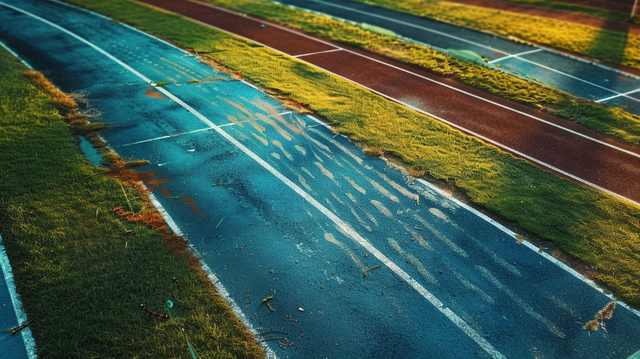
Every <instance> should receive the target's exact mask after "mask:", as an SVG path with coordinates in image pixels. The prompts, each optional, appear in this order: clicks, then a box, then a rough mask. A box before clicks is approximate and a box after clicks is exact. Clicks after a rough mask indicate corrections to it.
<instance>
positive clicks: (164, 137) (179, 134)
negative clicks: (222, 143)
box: [116, 123, 234, 147]
mask: <svg viewBox="0 0 640 359" xmlns="http://www.w3.org/2000/svg"><path fill="white" fill-rule="evenodd" d="M233 124H234V123H228V124H226V125H221V126H220V127H223V126H229V125H233ZM203 131H211V129H210V128H203V129H200V130H195V131H189V132H183V133H178V134H176V135H167V136H160V137H156V138H150V139H148V140H141V141H136V142H130V143H127V144H124V145H120V146H116V147H129V146H133V145H139V144H142V143H147V142H153V141H159V140H165V139H167V138H174V137H180V136H184V135H190V134H192V133H198V132H203Z"/></svg>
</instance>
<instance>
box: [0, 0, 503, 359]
mask: <svg viewBox="0 0 640 359" xmlns="http://www.w3.org/2000/svg"><path fill="white" fill-rule="evenodd" d="M0 5H3V6H5V7H8V8H10V9H13V10H15V11H18V12H21V13H23V14H25V15H27V16H30V17H32V18H34V19H36V20H39V21H41V22H43V23H45V24H48V25H50V26H52V27H54V28H56V29H58V30H60V31H61V32H64V33H66V34H67V35H70V36H71V37H73V38H75V39H77V40H79V41H81V42H83V43H84V44H86V45H88V46H90V47H91V48H93V49H94V50H96V51H98V52H99V53H101V54H103V55H104V56H106V57H107V58H109V59H110V60H112V61H114V62H115V63H117V64H118V65H120V66H122V67H124V68H125V69H126V70H128V71H129V72H131V73H132V74H134V75H135V76H136V77H138V78H140V79H141V80H142V81H144V82H145V83H149V84H153V81H151V80H150V79H149V78H147V77H146V76H144V75H143V74H141V73H140V72H138V71H137V70H135V69H133V68H132V67H131V66H129V65H127V64H125V63H124V62H122V61H121V60H119V59H118V58H116V57H115V56H113V55H111V54H110V53H108V52H107V51H105V50H103V49H102V48H100V47H98V46H97V45H95V44H93V43H92V42H90V41H88V40H87V39H85V38H83V37H81V36H79V35H77V34H75V33H73V32H71V31H69V30H67V29H65V28H63V27H62V26H60V25H57V24H54V23H52V22H50V21H48V20H46V19H43V18H42V17H40V16H37V15H35V14H32V13H30V12H28V11H26V10H22V9H20V8H17V7H14V6H12V5H9V4H6V3H3V2H0ZM156 89H157V90H158V91H159V92H162V93H163V94H164V95H165V96H167V97H169V98H170V99H172V100H173V101H175V102H176V103H177V104H179V105H180V106H182V107H183V108H184V109H186V110H188V111H189V112H190V113H191V114H192V115H194V116H196V117H197V118H198V119H199V120H200V121H202V122H203V123H205V124H206V125H207V126H209V127H211V129H213V130H214V131H216V132H217V133H218V134H219V135H220V136H222V137H223V138H224V139H226V140H227V141H228V142H230V143H231V144H232V145H234V146H235V147H236V148H238V149H239V150H240V151H242V152H243V153H244V154H246V155H247V156H249V157H250V158H251V159H253V160H254V161H255V162H256V163H258V164H259V165H260V166H262V167H263V168H264V169H265V170H267V171H268V172H270V173H271V174H272V175H274V176H275V177H276V178H277V179H279V180H280V181H281V182H282V183H283V184H284V185H286V186H287V187H289V188H290V189H291V190H293V191H294V192H295V193H296V194H298V195H299V196H300V197H302V198H303V199H304V200H306V201H307V202H308V203H309V204H310V205H311V206H313V207H314V208H316V209H317V210H318V211H320V212H321V213H322V214H324V215H325V216H326V217H327V218H328V219H329V220H330V221H331V222H333V223H334V224H335V225H336V226H338V227H339V228H340V229H341V230H342V231H343V232H344V233H346V234H347V235H348V236H349V237H351V238H352V239H353V240H355V241H356V242H358V243H359V244H360V245H361V246H362V247H364V248H366V249H367V250H368V251H369V253H371V254H372V255H373V256H374V257H376V258H377V259H378V260H379V261H381V262H382V263H383V264H384V265H385V266H386V267H387V268H389V269H391V270H392V271H393V272H394V273H395V274H396V275H398V276H399V277H400V278H401V279H402V280H404V281H405V282H406V283H407V284H409V285H410V286H411V287H412V288H413V289H414V290H415V291H416V292H418V293H419V294H420V295H421V296H422V297H424V298H425V299H426V300H427V301H428V302H429V303H431V305H433V306H434V307H435V308H436V309H437V310H439V311H440V312H441V313H442V314H444V315H445V316H446V317H447V318H448V319H449V320H450V321H451V322H453V323H454V324H455V325H456V326H457V327H458V328H459V329H460V330H462V331H463V332H464V333H465V334H466V335H467V336H468V337H469V338H471V339H472V340H473V341H474V342H475V343H476V344H478V346H480V347H481V348H482V349H483V350H484V351H485V352H486V353H487V354H489V355H490V356H491V357H492V358H496V359H506V357H505V356H504V355H502V354H501V353H500V352H499V351H497V350H496V349H495V348H494V347H493V346H492V345H491V344H490V343H489V342H488V341H487V340H486V339H484V337H482V336H481V335H480V334H479V333H478V332H476V331H475V330H473V328H471V326H469V325H468V324H467V323H466V322H465V321H464V320H463V319H462V318H460V317H459V316H458V315H456V314H455V313H454V312H453V311H451V310H450V309H449V308H446V307H445V306H444V305H443V303H442V302H441V301H440V300H439V299H438V298H436V297H435V296H434V295H433V294H431V293H430V292H429V291H428V290H427V289H426V288H424V287H423V286H422V285H421V284H420V283H418V281H416V280H415V279H414V278H413V277H411V276H410V275H409V274H408V273H407V272H405V271H404V270H402V269H401V268H400V267H399V266H398V265H397V264H395V263H394V262H393V261H391V260H390V259H389V258H388V257H387V256H385V255H384V254H383V253H382V252H380V251H379V250H378V249H377V248H375V247H374V246H373V245H372V244H371V243H369V241H367V240H366V239H364V238H363V237H361V236H360V234H359V233H358V232H356V231H355V230H354V229H353V228H351V226H349V225H348V224H347V223H345V222H344V221H342V220H341V219H340V218H339V217H338V216H337V215H335V214H334V213H333V212H331V211H329V210H328V209H327V208H326V207H324V206H323V205H322V204H321V203H320V202H318V201H317V200H316V199H315V198H313V197H311V195H309V194H308V193H307V192H305V191H304V190H302V189H301V188H300V187H299V186H298V185H296V184H295V183H293V182H292V181H291V180H289V179H288V178H287V177H286V176H284V175H283V174H281V173H280V172H279V171H278V170H276V169H275V168H274V167H272V166H271V165H270V164H269V163H267V162H266V161H264V160H263V159H262V158H261V157H259V156H258V155H256V154H255V153H254V152H252V151H251V150H249V149H248V148H247V147H245V146H244V145H243V144H242V143H240V142H239V141H238V140H236V139H235V138H233V137H232V136H231V135H229V134H228V133H226V132H224V131H223V130H222V129H221V128H220V127H219V126H217V125H215V124H214V123H213V122H211V121H210V120H209V119H208V118H206V117H205V116H203V115H202V114H201V113H200V112H198V111H197V110H196V109H194V108H193V107H191V106H189V105H188V104H186V103H185V102H184V101H182V100H181V99H180V98H178V97H177V96H175V95H173V94H172V93H171V92H169V91H168V90H167V89H165V88H163V87H157V88H156ZM156 202H157V201H156ZM158 204H159V203H158ZM154 205H155V203H154ZM165 212H166V211H165ZM222 289H223V290H222V291H220V290H219V291H220V292H221V293H220V294H221V295H222V294H223V293H226V296H225V297H226V298H228V299H231V297H230V296H229V295H228V292H226V290H224V287H222ZM230 303H235V302H233V301H232V300H231V301H230ZM234 309H236V308H234ZM237 310H238V316H242V317H244V314H243V313H242V310H241V309H240V308H239V307H238V308H237ZM247 327H248V328H251V327H250V326H247Z"/></svg>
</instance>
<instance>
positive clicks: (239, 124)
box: [227, 115, 244, 127]
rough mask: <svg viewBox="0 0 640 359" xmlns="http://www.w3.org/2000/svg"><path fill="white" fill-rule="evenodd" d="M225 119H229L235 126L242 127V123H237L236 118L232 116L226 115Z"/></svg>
mask: <svg viewBox="0 0 640 359" xmlns="http://www.w3.org/2000/svg"><path fill="white" fill-rule="evenodd" d="M227 119H229V121H231V122H233V123H235V124H236V125H238V126H240V127H244V125H243V124H242V122H240V121H238V118H237V117H236V116H234V115H227Z"/></svg>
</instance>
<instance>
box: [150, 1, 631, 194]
mask: <svg viewBox="0 0 640 359" xmlns="http://www.w3.org/2000/svg"><path fill="white" fill-rule="evenodd" d="M142 2H144V3H147V4H150V5H153V6H156V7H159V8H162V9H165V10H169V11H173V12H176V13H179V14H182V15H184V16H186V17H189V18H192V19H194V20H198V21H200V22H204V23H207V24H210V25H212V26H215V27H217V28H220V29H223V30H226V31H228V32H231V33H233V34H237V35H240V36H243V37H246V38H248V39H251V40H254V41H256V42H259V43H261V44H264V45H267V46H269V47H272V48H274V49H277V50H279V51H282V52H284V53H286V54H289V55H292V56H295V55H301V54H309V53H316V52H321V51H326V50H331V49H335V48H336V46H339V47H341V48H344V49H346V51H334V52H331V53H324V54H316V55H309V56H304V57H301V58H300V59H301V60H304V61H307V62H309V63H311V64H313V65H315V66H317V67H319V68H321V69H324V70H327V71H330V72H333V73H335V74H337V75H339V76H342V77H345V78H347V79H349V80H351V81H353V82H356V83H358V84H361V85H363V86H366V87H368V88H370V89H372V90H374V91H377V92H379V93H381V94H383V95H385V96H387V97H389V98H392V99H395V100H396V101H400V102H407V103H411V104H412V105H413V106H416V107H418V108H419V109H420V110H422V111H425V112H428V113H431V114H433V115H435V116H439V117H440V118H442V119H444V120H446V121H449V122H451V123H453V124H454V125H456V126H460V127H463V128H464V129H466V131H465V132H467V133H469V132H475V133H477V134H478V135H480V136H482V137H485V138H487V139H488V140H489V141H490V142H493V143H498V144H500V145H499V146H500V147H503V148H505V147H509V148H511V149H513V150H515V151H518V152H520V153H522V154H523V155H525V156H529V157H531V158H534V159H536V160H538V161H542V162H544V163H546V164H548V165H550V166H553V167H556V168H558V169H559V170H561V171H564V172H567V173H569V174H571V175H573V176H576V177H579V178H581V179H583V180H585V181H588V182H591V183H593V184H595V185H597V186H600V187H603V188H605V189H607V190H609V191H611V192H614V193H617V194H619V195H620V196H623V197H626V198H629V199H631V200H633V201H635V202H640V181H638V180H637V179H638V178H640V157H638V156H633V155H631V154H628V153H625V152H622V151H620V150H616V149H614V148H611V147H607V146H604V145H603V144H599V143H597V142H594V141H593V140H591V139H588V138H584V137H581V136H578V135H576V134H572V133H570V132H567V131H565V130H562V129H559V128H556V127H554V126H551V125H549V124H546V123H543V122H540V121H538V120H536V119H533V118H531V117H529V116H526V115H524V114H522V113H525V114H529V115H533V116H535V117H537V118H541V119H544V120H546V121H549V122H552V123H555V124H560V125H561V126H563V127H566V128H569V129H571V130H573V131H576V132H579V133H581V134H584V135H586V136H589V137H591V138H596V139H598V140H600V141H604V142H607V143H611V144H614V145H615V146H618V147H620V148H624V149H626V150H630V151H632V152H634V153H636V154H640V149H639V148H638V147H636V146H630V145H626V144H622V143H619V142H617V141H616V140H615V139H612V138H609V137H607V136H604V135H601V134H599V133H596V132H594V131H591V130H588V129H585V128H582V127H581V126H578V125H576V124H574V123H571V122H569V121H565V120H562V119H558V118H556V117H554V116H551V115H548V114H545V113H541V112H538V111H535V110H533V109H531V108H529V107H526V106H524V105H521V104H516V103H512V102H509V101H506V100H504V99H501V98H498V97H497V96H493V95H490V94H486V93H483V92H481V91H479V90H477V89H474V88H471V87H468V86H465V85H461V84H459V83H456V82H455V81H453V80H451V79H443V78H441V77H439V76H435V75H433V74H430V73H428V72H426V71H422V70H418V69H415V68H413V67H411V66H408V65H406V64H401V63H398V62H395V61H392V60H388V59H384V58H382V57H379V56H376V55H372V54H369V53H366V52H363V51H361V50H356V49H351V48H348V47H346V46H343V45H333V44H331V43H330V42H329V41H325V40H314V38H311V37H310V36H308V35H305V34H302V33H298V32H296V31H292V30H289V29H284V28H281V27H279V26H276V25H273V24H270V23H268V22H265V21H261V20H256V19H252V18H249V17H246V16H241V15H237V14H235V13H232V12H230V11H228V10H222V9H218V8H216V7H213V6H210V5H207V4H201V3H197V2H194V1H187V0H142ZM262 23H265V24H266V25H267V26H266V27H265V28H261V27H260V25H261V24H262ZM320 41H321V42H320ZM364 56H366V57H364ZM381 62H383V63H381ZM392 66H393V67H392ZM409 72H410V73H409ZM425 78H429V79H433V80H435V81H438V82H442V83H446V85H449V86H452V87H455V88H456V89H460V90H462V91H465V92H467V93H469V94H465V93H462V92H460V91H456V90H454V89H451V88H448V87H445V86H443V85H441V84H436V83H434V82H432V81H428V80H427V79H425ZM472 95H475V96H479V97H482V98H484V99H488V100H490V101H492V102H495V103H496V104H492V103H489V102H487V101H484V100H482V99H479V98H477V97H474V96H472ZM416 103H419V105H416ZM497 104H500V105H502V106H506V107H508V108H504V107H501V106H498V105H497ZM514 110H515V111H519V112H521V113H518V112H514ZM443 111H444V112H443ZM536 164H538V165H540V164H539V163H536ZM541 167H545V166H544V165H541Z"/></svg>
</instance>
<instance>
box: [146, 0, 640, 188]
mask: <svg viewBox="0 0 640 359" xmlns="http://www.w3.org/2000/svg"><path fill="white" fill-rule="evenodd" d="M186 1H189V2H193V3H195V4H199V5H201V6H205V7H211V8H214V9H216V10H220V11H223V12H227V13H229V14H234V15H238V13H236V12H233V11H231V10H228V9H224V8H219V7H217V6H214V5H211V4H205V3H201V2H199V1H195V0H186ZM151 7H153V6H151ZM154 8H155V7H154ZM157 9H159V10H161V11H166V10H163V9H161V8H157ZM184 17H185V18H187V19H189V20H191V21H195V22H197V23H200V24H202V25H205V26H208V27H211V28H214V29H217V30H220V31H222V32H226V33H228V34H232V35H233V36H236V37H238V38H241V39H244V40H247V41H251V42H256V41H254V40H252V39H249V38H246V37H244V36H242V35H238V34H234V33H232V32H230V31H227V30H224V29H221V28H219V27H217V26H214V25H211V24H207V23H204V22H201V21H198V20H195V19H192V18H189V17H187V16H184ZM244 17H245V18H247V19H250V20H252V21H255V22H259V23H262V22H264V21H261V20H259V19H256V18H253V17H251V16H244ZM271 26H274V27H278V28H280V29H282V30H284V31H288V32H291V33H293V34H296V35H298V36H302V37H304V38H308V39H311V40H313V41H316V42H319V43H323V44H326V45H330V46H333V47H336V48H340V49H342V50H344V51H345V52H348V53H350V54H353V55H357V56H360V57H363V58H366V59H368V60H371V61H374V62H377V63H380V64H382V65H385V66H387V67H390V68H393V69H396V70H399V71H402V72H406V73H408V74H411V75H413V76H416V77H418V78H421V79H424V80H427V81H429V82H433V83H436V84H438V85H441V86H444V87H446V88H449V89H451V90H454V91H457V92H460V93H463V94H465V95H467V96H471V97H473V98H476V99H478V100H481V101H484V102H487V103H490V104H492V105H495V106H498V107H501V108H504V109H506V110H509V111H511V112H514V113H517V114H520V115H523V116H526V117H529V118H531V119H534V120H536V121H540V122H542V123H545V124H547V125H550V126H553V127H556V128H558V129H560V130H563V131H566V132H569V133H571V134H574V135H576V136H579V137H582V138H585V139H587V140H590V141H593V142H596V143H598V144H600V145H603V146H607V147H610V148H613V149H615V150H618V151H621V152H624V153H627V154H629V155H632V156H634V157H638V158H640V154H638V153H635V152H632V151H629V150H625V149H623V148H620V147H617V146H615V145H612V144H610V143H607V142H604V141H600V140H598V139H595V138H593V137H589V136H587V135H585V134H582V133H580V132H577V131H573V130H571V129H568V128H566V127H563V126H561V125H558V124H555V123H553V122H549V121H546V120H543V119H541V118H539V117H536V116H533V115H530V114H528V113H526V112H522V111H519V110H516V109H513V108H511V107H509V106H506V105H502V104H499V103H497V102H494V101H491V100H488V99H486V98H483V97H482V96H478V95H474V94H472V93H469V92H467V91H464V90H461V89H458V88H456V87H453V86H450V85H447V84H445V83H442V82H439V81H436V80H434V79H430V78H428V77H426V76H422V75H419V74H416V73H414V72H411V71H409V70H406V69H403V68H400V67H397V66H394V65H391V64H389V63H386V62H383V61H380V60H377V59H374V58H371V57H368V56H366V55H364V54H360V53H358V52H355V51H351V50H347V49H345V48H341V47H339V46H336V45H334V44H331V43H329V42H326V41H323V40H319V39H316V38H314V37H312V36H309V35H306V34H303V33H299V32H296V31H293V30H292V29H289V28H286V27H283V26H279V25H277V24H271ZM261 45H262V46H264V47H266V48H268V49H271V50H273V51H276V52H278V53H281V54H285V55H287V54H286V53H284V52H282V51H280V50H277V49H274V48H272V47H270V46H267V45H264V44H261ZM288 56H290V55H288ZM297 60H298V61H300V62H304V63H306V64H307V65H309V66H313V67H315V68H318V69H321V70H323V71H325V72H327V73H330V74H332V75H334V76H337V77H340V78H342V79H344V80H346V81H349V82H351V83H354V84H356V85H359V86H361V87H364V88H366V89H367V90H369V91H372V92H374V93H376V94H378V95H380V96H383V97H386V98H388V99H391V100H393V101H395V102H397V103H400V104H402V105H403V106H405V107H407V108H410V109H412V110H415V111H419V112H421V113H424V114H428V115H429V116H432V117H434V118H436V119H438V120H440V121H443V122H445V123H447V124H450V125H451V126H454V127H456V128H458V129H462V130H464V131H466V132H468V133H471V134H474V132H471V131H468V130H466V129H465V128H464V127H461V126H457V125H453V124H451V123H449V122H446V121H444V120H442V119H441V118H440V117H437V116H435V115H432V114H430V113H428V112H426V111H422V110H420V109H417V108H416V107H414V106H412V105H409V104H406V103H404V102H402V101H400V100H397V99H395V98H393V97H391V96H389V95H386V94H383V93H381V92H379V91H376V90H373V89H371V88H369V87H367V86H365V85H362V84H360V83H358V82H355V81H353V80H350V79H348V78H346V77H343V76H341V75H338V74H335V73H333V72H331V71H329V70H326V69H323V68H321V67H319V66H316V65H314V64H311V63H309V62H307V61H305V60H302V59H297ZM612 92H613V91H612ZM474 136H478V135H475V134H474ZM483 139H484V138H483ZM491 143H494V144H496V145H497V146H499V147H502V148H504V149H509V148H508V147H506V146H503V145H501V144H499V143H498V142H491ZM518 154H519V153H518ZM538 163H541V164H542V162H538ZM546 166H547V167H548V168H552V167H551V166H549V165H546ZM574 179H576V180H580V181H582V180H581V179H578V178H577V177H576V178H574ZM583 183H584V182H583ZM616 195H617V194H616ZM617 196H619V195H617ZM619 197H621V196H619ZM622 198H624V197H622ZM625 199H626V198H625Z"/></svg>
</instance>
